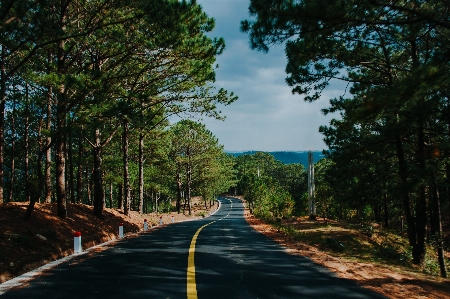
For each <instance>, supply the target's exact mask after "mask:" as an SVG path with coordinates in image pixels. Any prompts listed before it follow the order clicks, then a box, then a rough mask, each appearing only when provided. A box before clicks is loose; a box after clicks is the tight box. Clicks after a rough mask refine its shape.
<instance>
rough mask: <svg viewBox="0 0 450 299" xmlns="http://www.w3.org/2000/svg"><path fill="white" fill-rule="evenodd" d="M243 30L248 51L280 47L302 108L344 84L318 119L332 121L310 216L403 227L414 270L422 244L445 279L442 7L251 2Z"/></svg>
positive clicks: (447, 145)
mask: <svg viewBox="0 0 450 299" xmlns="http://www.w3.org/2000/svg"><path fill="white" fill-rule="evenodd" d="M241 29H242V31H243V32H246V33H247V34H248V35H249V40H250V43H251V47H252V48H253V49H255V50H259V51H263V52H264V51H269V49H270V47H271V46H272V45H273V44H284V45H285V52H286V57H287V64H286V73H287V78H286V83H287V84H288V85H289V86H291V87H292V92H293V93H295V94H298V95H300V96H302V97H303V98H304V100H305V101H309V102H312V101H315V100H317V99H319V98H321V96H322V95H323V91H324V90H326V89H327V87H329V86H331V84H333V82H337V81H340V82H344V84H346V86H347V88H346V90H345V91H343V92H342V95H341V96H338V97H336V98H331V99H330V106H329V108H327V109H324V110H323V112H324V113H325V114H328V113H334V114H333V116H335V119H333V120H332V121H331V123H330V124H329V125H327V126H322V127H321V128H320V131H321V132H322V134H323V135H324V140H325V143H326V145H327V146H328V150H327V151H326V153H325V159H322V160H321V161H320V162H319V165H317V166H316V168H317V169H318V170H317V180H318V181H317V182H316V195H317V196H316V200H317V203H318V213H323V215H326V216H332V217H338V218H343V219H349V218H354V219H360V220H364V219H366V220H368V219H374V220H376V221H378V222H379V223H382V224H383V225H384V226H385V227H394V228H395V227H397V228H399V227H401V228H402V229H403V228H404V229H405V231H406V232H407V236H408V240H409V245H410V247H411V254H412V260H413V262H414V264H416V265H423V263H424V257H425V255H426V252H427V245H431V246H432V248H433V250H436V252H437V256H438V260H439V264H440V272H441V275H442V276H443V277H446V275H447V273H446V272H447V270H446V265H445V258H444V257H445V252H444V247H445V244H444V242H443V240H444V234H445V233H447V234H448V232H445V231H444V230H443V219H448V218H449V216H450V213H449V211H450V189H449V186H450V160H449V157H450V142H449V141H450V139H449V136H450V117H449V116H450V105H449V104H450V101H449V99H450V98H449V91H450V81H449V78H450V77H449V71H450V60H449V59H450V55H449V49H450V42H449V38H450V31H449V29H450V10H449V5H448V1H443V0H430V1H416V0H413V1H392V0H368V1H359V0H337V1H329V0H314V1H313V0H304V1H290V0H252V1H251V4H250V8H249V18H248V19H247V20H244V21H242V22H241Z"/></svg>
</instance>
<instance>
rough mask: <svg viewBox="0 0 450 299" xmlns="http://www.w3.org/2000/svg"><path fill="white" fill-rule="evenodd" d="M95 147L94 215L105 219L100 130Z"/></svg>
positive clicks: (93, 177)
mask: <svg viewBox="0 0 450 299" xmlns="http://www.w3.org/2000/svg"><path fill="white" fill-rule="evenodd" d="M94 145H95V147H94V148H93V149H92V154H93V158H94V170H93V171H92V181H93V183H94V215H95V216H96V217H98V218H102V217H103V207H104V205H105V193H104V190H103V178H102V156H101V155H102V145H101V141H100V130H99V129H96V130H95V144H94Z"/></svg>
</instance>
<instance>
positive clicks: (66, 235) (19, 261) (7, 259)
mask: <svg viewBox="0 0 450 299" xmlns="http://www.w3.org/2000/svg"><path fill="white" fill-rule="evenodd" d="M26 207H27V203H7V204H1V205H0V283H3V282H5V281H7V280H9V279H12V278H14V277H16V276H19V275H21V274H23V273H26V272H28V271H30V270H32V269H35V268H38V267H40V266H42V265H45V264H47V263H49V262H51V261H54V260H57V259H60V258H62V257H65V256H68V255H71V254H73V243H74V241H73V234H74V232H81V240H82V247H83V250H85V249H87V248H90V247H92V246H95V245H98V244H101V243H104V242H107V241H110V240H116V239H117V238H118V233H119V223H123V227H124V228H123V230H124V235H125V237H126V236H130V235H132V234H136V233H138V232H140V231H142V230H143V226H144V219H147V222H148V226H149V227H150V226H157V225H158V224H159V219H160V217H162V220H163V225H170V223H171V222H172V216H173V217H174V221H175V222H178V221H185V220H194V219H199V218H202V217H203V216H205V215H207V214H208V213H211V212H213V211H215V210H216V209H217V204H215V205H214V206H212V207H211V208H205V205H204V202H200V199H199V198H194V199H193V207H192V214H191V216H189V215H187V212H186V214H177V213H176V212H174V213H166V214H158V215H157V214H156V213H151V214H144V215H141V214H139V213H138V212H134V211H131V212H130V214H129V215H128V216H125V215H124V214H123V212H122V211H120V210H116V209H105V210H104V219H98V218H96V217H95V216H94V215H93V212H92V207H91V206H87V205H82V204H80V205H78V204H68V205H67V215H68V216H67V218H66V219H60V218H58V217H57V216H56V204H36V206H35V210H34V211H33V214H32V216H31V219H30V220H28V221H25V220H24V218H23V216H24V213H25V210H26Z"/></svg>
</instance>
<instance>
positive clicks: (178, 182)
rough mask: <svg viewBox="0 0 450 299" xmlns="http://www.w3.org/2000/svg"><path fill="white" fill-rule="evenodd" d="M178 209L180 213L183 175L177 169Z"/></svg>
mask: <svg viewBox="0 0 450 299" xmlns="http://www.w3.org/2000/svg"><path fill="white" fill-rule="evenodd" d="M177 211H178V214H180V212H181V175H180V171H178V170H177Z"/></svg>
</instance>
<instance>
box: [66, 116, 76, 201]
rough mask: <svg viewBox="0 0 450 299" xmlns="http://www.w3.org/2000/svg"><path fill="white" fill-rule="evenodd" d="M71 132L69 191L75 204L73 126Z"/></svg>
mask: <svg viewBox="0 0 450 299" xmlns="http://www.w3.org/2000/svg"><path fill="white" fill-rule="evenodd" d="M70 127H71V129H70V130H69V144H68V147H67V149H68V153H67V154H68V157H69V190H70V202H71V203H73V204H74V203H75V183H74V177H73V138H72V134H73V132H72V124H71V125H70Z"/></svg>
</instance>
